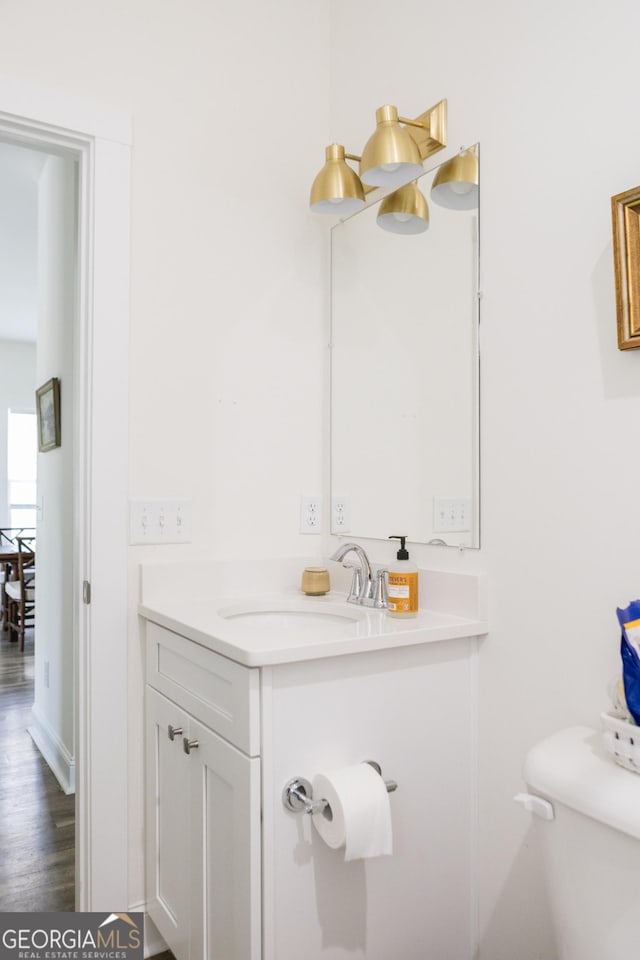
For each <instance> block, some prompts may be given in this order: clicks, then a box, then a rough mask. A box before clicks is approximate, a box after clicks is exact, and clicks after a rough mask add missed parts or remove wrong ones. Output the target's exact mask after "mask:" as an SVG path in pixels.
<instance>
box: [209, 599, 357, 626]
mask: <svg viewBox="0 0 640 960" xmlns="http://www.w3.org/2000/svg"><path fill="white" fill-rule="evenodd" d="M218 612H219V614H220V616H221V617H222V618H223V619H224V620H235V621H237V622H239V623H243V624H246V625H247V626H256V627H262V626H264V627H298V628H304V627H328V626H334V625H337V626H343V627H344V626H346V625H347V624H350V623H356V622H357V621H358V620H359V619H360V617H359V616H358V614H357V613H356V612H354V613H353V614H351V613H350V612H349V611H345V612H344V613H343V612H342V611H340V612H339V611H337V610H336V609H335V607H334V608H333V609H331V610H323V609H319V608H317V607H314V608H313V609H311V608H310V609H307V610H305V609H303V608H300V607H294V606H291V607H286V606H284V605H283V606H282V607H278V606H273V607H271V606H266V605H265V606H260V607H258V606H256V607H251V606H249V605H244V604H243V605H239V606H233V607H224V608H223V609H222V610H219V611H218Z"/></svg>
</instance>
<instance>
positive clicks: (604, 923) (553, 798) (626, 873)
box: [524, 727, 640, 960]
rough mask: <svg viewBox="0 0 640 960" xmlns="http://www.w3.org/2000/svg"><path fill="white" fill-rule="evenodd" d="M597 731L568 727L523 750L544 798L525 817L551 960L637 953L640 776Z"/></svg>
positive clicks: (533, 784) (529, 776)
mask: <svg viewBox="0 0 640 960" xmlns="http://www.w3.org/2000/svg"><path fill="white" fill-rule="evenodd" d="M601 737H602V735H601V734H600V733H599V732H598V731H596V730H592V729H591V728H590V727H570V728H568V729H566V730H561V731H560V732H559V733H556V734H554V735H553V736H551V737H548V738H547V739H546V740H543V741H541V742H540V743H538V744H537V745H536V746H534V747H533V748H532V749H531V750H530V751H529V753H528V754H527V757H526V761H525V767H524V775H525V780H526V782H527V786H528V788H529V790H530V792H531V793H532V794H534V795H537V796H539V797H543V798H544V799H546V800H548V801H550V802H551V804H552V806H553V810H554V818H553V819H552V820H543V819H540V818H539V817H533V821H534V824H535V830H536V834H537V838H538V840H539V842H540V844H541V847H542V854H543V859H544V863H545V869H546V873H547V887H548V891H549V900H550V904H551V910H552V914H553V919H554V926H555V935H556V944H557V957H556V958H555V960H633V958H634V957H636V956H640V775H638V774H635V773H632V772H630V771H629V770H625V769H623V768H622V767H619V766H618V765H617V764H616V763H615V762H614V761H613V759H611V757H610V756H609V755H608V754H607V753H606V752H605V750H604V748H603V746H602V742H601Z"/></svg>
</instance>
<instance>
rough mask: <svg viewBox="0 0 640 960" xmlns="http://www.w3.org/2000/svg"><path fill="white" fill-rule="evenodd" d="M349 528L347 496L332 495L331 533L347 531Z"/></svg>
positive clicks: (349, 518)
mask: <svg viewBox="0 0 640 960" xmlns="http://www.w3.org/2000/svg"><path fill="white" fill-rule="evenodd" d="M350 529H351V510H350V503H349V497H333V498H332V500H331V533H348V532H349V530H350Z"/></svg>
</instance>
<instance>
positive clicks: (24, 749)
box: [0, 630, 75, 912]
mask: <svg viewBox="0 0 640 960" xmlns="http://www.w3.org/2000/svg"><path fill="white" fill-rule="evenodd" d="M33 680H34V657H33V630H28V631H27V635H26V640H25V650H24V653H20V650H19V649H18V644H17V643H10V642H9V641H8V639H7V634H5V633H4V632H1V634H0V912H6V911H11V910H17V911H22V912H42V911H73V910H74V908H75V797H74V796H73V795H71V796H66V795H65V794H64V793H63V792H62V790H61V788H60V786H59V784H58V781H57V780H56V778H55V777H54V775H53V773H52V772H51V770H50V769H49V767H48V766H47V764H46V763H45V762H44V760H43V759H42V757H41V755H40V753H39V752H38V750H37V749H36V747H35V745H34V743H33V741H32V739H31V737H30V736H29V734H28V732H27V727H28V726H29V724H30V723H31V705H32V703H33Z"/></svg>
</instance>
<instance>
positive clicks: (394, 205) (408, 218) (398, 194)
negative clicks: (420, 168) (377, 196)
mask: <svg viewBox="0 0 640 960" xmlns="http://www.w3.org/2000/svg"><path fill="white" fill-rule="evenodd" d="M376 222H377V224H378V226H379V227H382V229H383V230H388V231H389V232H390V233H403V234H416V233H424V232H425V230H428V229H429V207H428V205H427V201H426V200H425V197H424V194H423V193H422V191H421V190H419V189H418V184H417V183H416V182H415V180H414V181H413V183H408V184H407V185H406V186H404V187H400V189H399V190H396V191H395V192H394V193H390V194H389V196H388V197H385V198H384V200H383V201H382V203H381V204H380V210H379V212H378V216H377V218H376Z"/></svg>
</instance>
